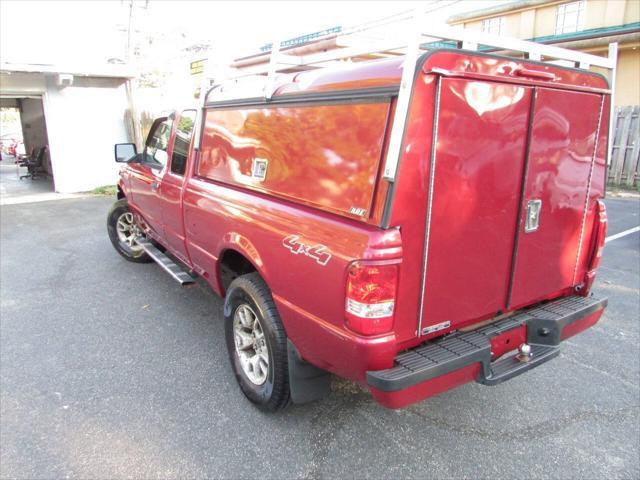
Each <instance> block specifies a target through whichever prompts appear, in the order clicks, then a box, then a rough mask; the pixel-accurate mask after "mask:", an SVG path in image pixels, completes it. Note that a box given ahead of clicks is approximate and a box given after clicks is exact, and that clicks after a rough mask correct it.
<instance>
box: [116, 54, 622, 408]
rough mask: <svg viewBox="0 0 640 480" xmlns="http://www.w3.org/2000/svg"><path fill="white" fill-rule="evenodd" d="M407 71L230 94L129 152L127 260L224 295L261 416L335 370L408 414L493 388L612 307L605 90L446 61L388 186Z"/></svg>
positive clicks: (302, 78) (534, 68)
mask: <svg viewBox="0 0 640 480" xmlns="http://www.w3.org/2000/svg"><path fill="white" fill-rule="evenodd" d="M401 71H402V58H394V59H384V60H377V61H370V62H359V63H354V64H352V65H348V66H345V67H344V68H342V67H341V68H332V69H321V70H316V71H312V72H304V73H298V74H295V75H289V76H285V77H280V79H279V82H278V88H277V89H276V91H275V94H274V95H273V96H272V97H271V98H269V99H265V98H264V97H260V96H256V97H255V98H253V97H251V98H249V97H247V96H246V95H243V94H241V93H240V92H238V94H237V97H236V96H234V95H235V93H234V92H235V90H234V88H238V89H240V88H241V87H236V86H234V85H222V86H219V87H214V88H213V89H212V90H211V91H210V92H209V93H208V95H207V97H206V99H205V103H204V107H203V108H202V109H201V111H197V110H194V109H185V110H181V111H176V112H174V113H173V114H171V115H169V116H167V117H162V118H158V119H157V120H155V122H154V124H153V126H152V128H151V131H150V133H149V135H148V139H147V140H146V145H145V147H144V150H143V151H142V152H141V153H138V152H137V150H136V148H135V145H133V144H120V145H117V146H116V151H115V153H116V161H118V162H122V163H124V166H123V167H122V169H121V172H120V181H119V185H118V200H117V201H116V203H115V204H114V205H113V208H112V209H111V211H110V212H109V215H108V233H109V237H110V239H111V241H112V243H113V246H114V247H115V249H116V251H117V252H118V253H120V254H121V255H122V256H123V257H124V258H125V259H127V260H130V261H132V262H149V261H156V262H157V263H158V264H159V265H160V267H162V268H163V269H164V270H166V271H167V272H168V273H169V274H170V275H172V276H173V278H175V279H176V280H177V281H178V282H180V283H182V284H187V283H192V282H193V281H194V280H195V278H196V277H200V278H201V279H203V280H204V281H205V282H206V283H207V284H208V285H209V286H210V287H211V288H212V289H213V290H214V291H215V292H217V293H218V294H219V295H221V296H222V297H223V298H224V309H223V316H224V322H225V335H226V344H227V348H228V351H229V358H230V361H231V366H232V368H233V371H234V373H235V376H236V378H237V381H238V383H239V385H240V388H241V390H242V392H243V393H244V394H245V395H246V396H247V397H248V398H249V400H251V401H252V402H254V403H255V404H257V405H258V406H260V407H262V408H264V409H267V410H277V409H279V408H282V407H285V406H286V405H288V404H289V403H291V402H293V403H304V402H307V401H311V400H314V399H317V398H320V397H321V396H323V395H325V394H326V393H327V392H328V390H329V385H330V382H329V379H330V377H329V374H335V375H338V376H340V377H344V378H346V379H350V380H353V381H355V382H358V383H360V384H362V385H364V386H365V387H367V388H368V389H369V390H370V391H371V393H372V395H373V398H375V400H377V401H378V402H379V403H381V404H382V405H384V406H386V407H391V408H399V407H403V406H406V405H409V404H412V403H414V402H418V401H421V400H423V399H426V398H428V397H431V396H433V395H437V394H440V393H442V392H444V391H446V390H449V389H452V388H455V387H458V386H460V385H462V384H464V383H467V382H472V381H476V382H479V383H482V384H485V385H496V384H498V383H501V382H503V381H505V380H508V379H510V378H512V377H514V376H517V375H520V374H522V373H524V372H526V371H527V370H531V369H533V368H535V367H537V366H538V365H541V364H542V363H544V362H546V361H548V360H551V359H553V358H554V357H556V356H557V355H558V354H559V351H560V345H561V343H562V341H563V340H565V339H566V338H569V337H571V336H573V335H575V334H577V333H579V332H581V331H583V330H585V329H587V328H589V327H591V326H593V325H594V324H595V323H596V322H597V321H598V320H599V319H600V317H601V316H602V313H603V310H604V308H605V306H606V304H607V301H606V299H604V298H598V297H596V296H594V295H592V294H591V293H590V290H591V287H592V285H593V282H594V278H595V274H596V268H597V267H598V263H599V262H600V256H601V253H602V248H603V245H604V239H605V235H606V228H607V215H606V211H605V206H604V204H603V202H602V198H603V196H604V193H605V164H606V155H607V135H608V125H609V110H610V109H609V102H610V90H609V86H608V83H607V81H606V80H605V79H604V77H602V76H600V75H598V74H595V73H590V72H588V71H586V70H578V69H571V68H564V67H560V66H556V65H552V64H548V63H537V62H533V61H526V60H518V59H514V58H509V57H502V56H496V55H490V54H482V53H478V52H470V51H464V50H447V49H442V50H435V51H431V52H429V53H427V54H425V55H423V56H422V57H420V60H419V62H418V63H417V67H416V71H415V75H416V77H415V79H416V80H415V82H414V84H413V91H412V92H411V97H410V98H411V100H410V104H409V109H408V113H407V118H406V122H405V129H404V135H403V138H402V148H401V150H400V151H401V154H400V156H399V159H398V162H399V163H398V173H397V177H396V178H395V181H394V182H389V181H387V180H385V179H384V178H383V175H382V169H383V164H384V161H385V158H386V154H387V148H388V143H389V133H390V130H391V127H392V125H393V122H394V120H395V119H394V115H395V111H396V104H397V101H398V92H399V84H400V77H401ZM194 132H199V133H194ZM195 135H199V138H198V139H197V142H196V141H195V140H194V136H195ZM196 145H197V148H196V147H195V146H196ZM212 314H213V312H212Z"/></svg>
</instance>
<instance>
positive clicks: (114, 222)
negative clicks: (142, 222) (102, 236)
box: [107, 198, 153, 263]
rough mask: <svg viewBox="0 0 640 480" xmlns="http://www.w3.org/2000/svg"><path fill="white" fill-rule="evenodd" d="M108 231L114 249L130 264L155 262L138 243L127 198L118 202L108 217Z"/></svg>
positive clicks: (136, 231)
mask: <svg viewBox="0 0 640 480" xmlns="http://www.w3.org/2000/svg"><path fill="white" fill-rule="evenodd" d="M107 231H108V232H109V239H110V240H111V243H112V244H113V247H114V248H115V249H116V251H117V252H118V253H119V254H120V255H122V256H123V257H124V258H126V259H127V260H129V261H130V262H138V263H149V262H151V261H153V260H152V258H151V257H150V256H149V255H147V254H146V253H145V251H144V250H143V249H142V247H141V246H140V245H138V243H137V242H136V236H137V234H138V229H137V227H136V224H135V219H134V217H133V213H131V211H130V210H129V204H128V203H127V199H126V198H122V199H120V200H118V201H117V202H115V203H114V204H113V206H112V207H111V210H110V211H109V215H108V216H107Z"/></svg>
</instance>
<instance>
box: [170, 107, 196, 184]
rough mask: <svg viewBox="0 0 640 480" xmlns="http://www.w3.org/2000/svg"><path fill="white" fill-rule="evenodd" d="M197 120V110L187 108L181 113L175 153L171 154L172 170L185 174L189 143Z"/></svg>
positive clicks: (174, 148)
mask: <svg viewBox="0 0 640 480" xmlns="http://www.w3.org/2000/svg"><path fill="white" fill-rule="evenodd" d="M195 120H196V111H195V110H185V111H184V112H182V115H180V120H178V125H177V127H176V136H175V140H174V141H173V153H172V154H171V172H172V173H175V174H177V175H184V172H185V169H186V167H187V157H188V156H189V144H190V143H191V136H192V135H193V126H194V123H195Z"/></svg>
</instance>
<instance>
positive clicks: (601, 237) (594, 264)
mask: <svg viewBox="0 0 640 480" xmlns="http://www.w3.org/2000/svg"><path fill="white" fill-rule="evenodd" d="M607 223H608V222H607V207H606V206H605V205H604V202H603V201H602V200H598V210H597V213H596V226H595V230H596V233H595V241H594V245H595V250H594V252H593V255H592V256H591V261H590V262H589V269H588V270H589V271H591V270H595V269H596V268H598V265H600V259H601V257H602V250H603V249H604V242H605V239H606V238H607Z"/></svg>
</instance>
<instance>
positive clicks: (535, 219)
mask: <svg viewBox="0 0 640 480" xmlns="http://www.w3.org/2000/svg"><path fill="white" fill-rule="evenodd" d="M541 210H542V200H540V199H539V198H536V199H534V200H529V201H528V202H527V217H526V218H525V222H524V233H531V232H535V231H536V230H538V228H539V227H540V211H541Z"/></svg>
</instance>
